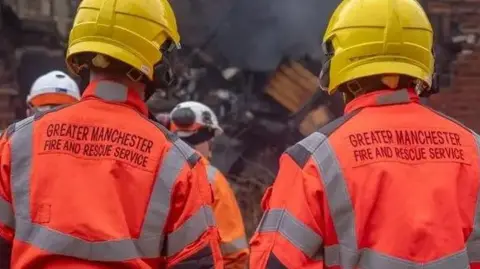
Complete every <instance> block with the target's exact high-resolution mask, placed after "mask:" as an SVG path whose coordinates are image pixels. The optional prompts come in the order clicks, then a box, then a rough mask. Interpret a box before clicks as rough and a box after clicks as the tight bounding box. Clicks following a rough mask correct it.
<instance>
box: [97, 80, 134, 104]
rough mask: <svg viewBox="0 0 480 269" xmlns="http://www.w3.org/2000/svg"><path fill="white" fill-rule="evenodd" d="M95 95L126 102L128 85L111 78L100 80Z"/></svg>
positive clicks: (104, 98) (113, 100) (108, 99)
mask: <svg viewBox="0 0 480 269" xmlns="http://www.w3.org/2000/svg"><path fill="white" fill-rule="evenodd" d="M93 94H94V95H95V96H97V97H98V98H101V99H103V100H107V101H112V102H125V101H127V98H128V87H127V86H125V85H123V84H121V83H117V82H115V81H110V80H100V81H98V82H97V84H96V85H95V89H94V93H93Z"/></svg>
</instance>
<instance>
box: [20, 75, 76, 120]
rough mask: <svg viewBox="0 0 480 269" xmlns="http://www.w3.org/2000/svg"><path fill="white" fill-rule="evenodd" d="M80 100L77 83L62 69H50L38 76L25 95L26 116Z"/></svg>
mask: <svg viewBox="0 0 480 269" xmlns="http://www.w3.org/2000/svg"><path fill="white" fill-rule="evenodd" d="M79 100H80V91H79V89H78V86H77V83H76V82H75V81H74V80H73V79H72V78H71V77H70V76H68V75H67V74H65V73H64V72H62V71H57V70H55V71H50V72H48V73H46V74H44V75H42V76H40V77H38V78H37V79H36V80H35V82H34V83H33V84H32V87H31V88H30V93H29V94H28V95H27V100H26V101H27V112H26V113H27V116H32V115H33V114H35V113H36V112H43V111H46V110H49V109H52V108H55V107H57V106H60V105H71V104H74V103H76V102H78V101H79Z"/></svg>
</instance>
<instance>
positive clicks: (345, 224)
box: [258, 132, 480, 269]
mask: <svg viewBox="0 0 480 269" xmlns="http://www.w3.org/2000/svg"><path fill="white" fill-rule="evenodd" d="M477 143H479V142H478V137H477ZM295 147H297V150H296V151H294V152H301V151H303V152H306V153H308V155H309V156H310V157H311V158H312V160H313V161H314V162H315V164H316V167H317V169H318V172H319V174H320V178H321V180H322V181H323V186H325V190H324V191H325V196H326V197H327V199H328V203H327V204H328V206H329V211H330V214H331V217H332V220H333V224H334V227H335V232H336V234H337V238H338V241H339V244H338V245H329V246H323V247H322V243H323V239H322V237H321V236H320V235H319V234H316V233H315V232H314V231H313V230H312V229H311V228H309V227H308V226H307V225H306V224H304V223H302V222H301V221H300V220H298V219H297V218H295V217H294V216H293V215H292V214H291V213H290V212H288V211H286V210H285V209H271V210H269V211H267V212H266V213H265V215H264V216H263V218H262V222H261V224H260V226H259V229H258V231H259V232H277V233H279V234H281V235H282V236H283V237H284V238H285V239H286V240H288V241H289V242H290V243H291V244H292V245H294V246H295V247H296V248H298V249H299V250H301V251H302V252H303V253H304V254H305V255H306V256H307V257H309V258H311V259H314V260H318V259H323V260H324V263H325V264H326V265H327V266H329V267H332V266H340V267H341V268H349V269H351V268H357V267H358V268H368V269H385V268H388V269H452V268H462V269H463V268H469V262H474V261H480V260H478V259H476V258H475V257H478V253H479V252H480V247H476V249H473V245H474V244H477V245H478V244H479V242H480V240H478V239H479V238H480V210H479V209H480V207H479V205H478V203H480V199H477V212H476V217H475V227H474V231H473V233H472V235H471V236H470V238H471V239H472V242H471V243H470V239H469V245H468V253H469V255H467V251H466V250H465V249H464V250H462V251H459V252H458V253H453V254H452V255H450V256H447V257H444V258H441V259H438V260H436V261H433V262H430V263H416V262H412V261H408V260H404V259H400V258H396V257H392V256H389V255H386V254H383V253H380V252H377V251H375V250H373V249H358V244H357V242H358V239H357V234H356V228H355V216H354V210H353V205H352V202H351V200H350V195H349V193H348V190H347V185H346V180H345V178H344V175H343V172H342V170H341V169H340V166H339V163H338V160H337V157H336V155H335V153H334V151H333V148H332V147H331V146H330V143H329V141H328V139H327V137H326V136H325V135H324V134H322V133H319V132H316V133H313V134H312V135H310V136H309V137H307V138H305V139H304V140H302V141H301V142H299V143H298V144H296V145H295ZM299 156H300V157H301V158H302V159H303V158H304V157H303V156H305V154H299ZM470 246H472V247H470ZM478 246H480V245H478ZM322 248H323V249H322ZM321 253H323V257H322V255H321ZM469 257H470V261H469Z"/></svg>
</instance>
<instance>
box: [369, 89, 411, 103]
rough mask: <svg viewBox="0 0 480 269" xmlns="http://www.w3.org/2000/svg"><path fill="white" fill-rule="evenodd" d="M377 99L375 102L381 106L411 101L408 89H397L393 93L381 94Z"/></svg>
mask: <svg viewBox="0 0 480 269" xmlns="http://www.w3.org/2000/svg"><path fill="white" fill-rule="evenodd" d="M375 101H376V102H375V103H376V104H377V105H380V106H382V105H396V104H406V103H410V102H411V101H410V96H409V94H408V90H407V89H402V90H397V91H393V92H391V93H386V94H382V95H379V96H378V97H377V100H375Z"/></svg>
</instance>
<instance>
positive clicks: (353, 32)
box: [320, 0, 434, 94]
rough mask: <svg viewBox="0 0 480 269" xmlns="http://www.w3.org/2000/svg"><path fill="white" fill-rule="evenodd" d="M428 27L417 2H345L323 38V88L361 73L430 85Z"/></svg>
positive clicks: (331, 88) (335, 86) (332, 87)
mask: <svg viewBox="0 0 480 269" xmlns="http://www.w3.org/2000/svg"><path fill="white" fill-rule="evenodd" d="M432 46H433V30H432V26H431V24H430V21H429V20H428V17H427V15H426V14H425V12H424V10H423V8H422V7H421V6H420V4H419V3H418V2H417V1H416V0H344V1H343V2H342V3H341V4H340V5H339V6H338V7H337V9H336V10H335V12H334V13H333V15H332V17H331V18H330V22H329V24H328V27H327V30H326V32H325V36H324V38H323V49H324V53H325V55H326V57H327V60H326V62H325V64H324V65H323V67H322V72H321V73H320V84H321V87H322V89H324V90H326V91H328V92H329V93H330V94H333V93H334V92H335V91H336V90H337V89H338V87H339V86H340V85H342V84H344V83H346V82H349V81H353V80H356V79H358V78H362V77H368V76H374V75H381V74H399V75H406V76H410V77H413V78H416V79H419V80H420V81H422V82H423V83H424V84H426V86H428V87H430V86H431V84H432V75H433V71H434V55H433V51H432Z"/></svg>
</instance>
